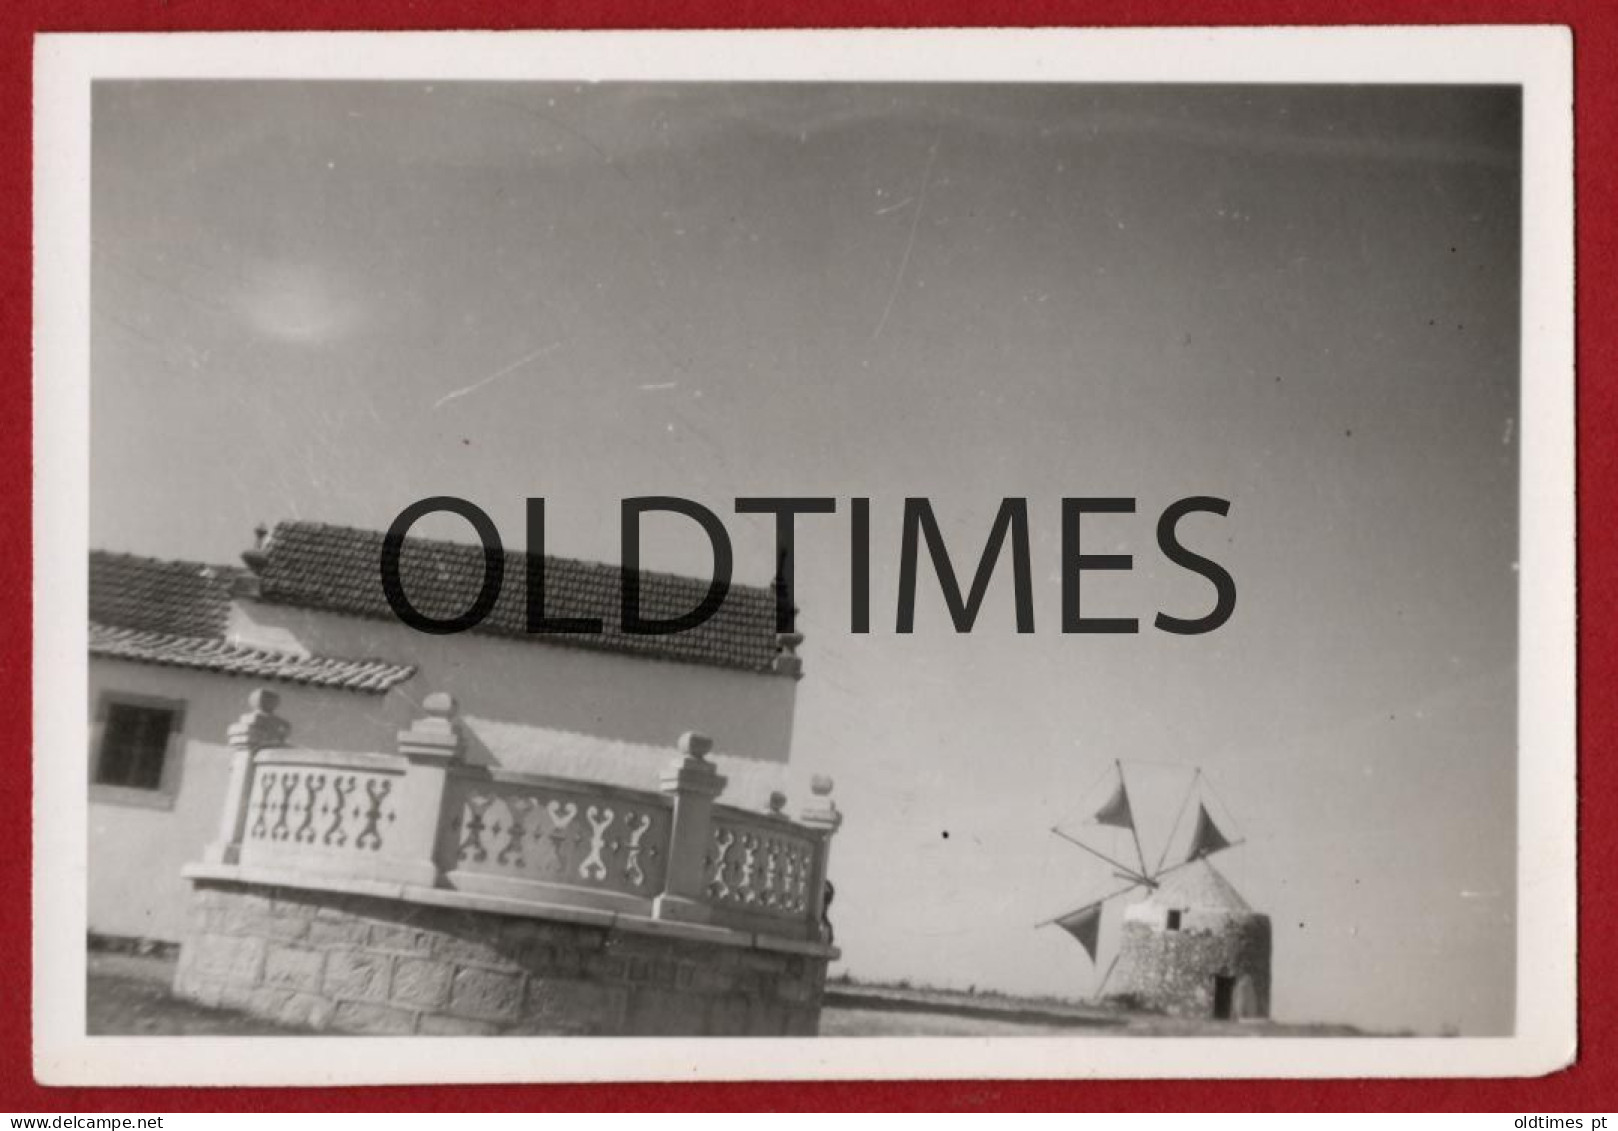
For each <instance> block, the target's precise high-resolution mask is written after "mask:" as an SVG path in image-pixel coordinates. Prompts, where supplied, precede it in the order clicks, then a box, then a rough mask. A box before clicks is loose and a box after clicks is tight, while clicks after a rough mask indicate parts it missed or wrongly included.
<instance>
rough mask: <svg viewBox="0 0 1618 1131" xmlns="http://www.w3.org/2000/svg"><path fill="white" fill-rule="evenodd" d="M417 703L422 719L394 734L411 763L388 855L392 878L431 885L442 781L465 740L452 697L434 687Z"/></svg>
mask: <svg viewBox="0 0 1618 1131" xmlns="http://www.w3.org/2000/svg"><path fill="white" fill-rule="evenodd" d="M421 706H422V710H424V711H425V712H426V713H427V714H426V717H425V718H421V719H417V720H416V721H415V722H414V723H412V724H411V726H410V729H409V730H402V731H400V732H399V753H400V754H402V755H404V756H405V758H406V759H408V761H409V763H410V766H409V769H408V770H406V771H405V776H404V781H403V783H402V784H401V787H400V796H399V800H398V805H397V809H396V810H395V812H396V814H397V817H398V819H397V821H396V822H395V824H394V827H393V829H392V830H390V834H389V837H390V839H391V840H392V841H393V844H392V845H390V846H389V847H390V851H389V852H388V856H389V857H391V860H390V871H391V872H392V873H393V874H394V876H395V878H397V879H399V880H402V881H404V882H406V883H413V884H420V885H422V886H423V887H434V886H436V885H437V883H438V880H439V875H440V872H439V868H438V860H437V856H438V838H439V831H440V829H441V827H442V823H443V818H444V790H445V785H446V783H447V781H448V778H449V767H450V766H451V765H453V764H454V763H456V762H459V761H460V759H461V751H462V748H463V746H464V740H463V738H462V736H461V725H460V721H459V720H458V719H456V718H455V700H454V698H453V697H452V696H450V695H448V694H446V693H445V692H442V691H435V692H433V693H432V694H431V695H429V696H427V698H426V699H424V700H422V704H421Z"/></svg>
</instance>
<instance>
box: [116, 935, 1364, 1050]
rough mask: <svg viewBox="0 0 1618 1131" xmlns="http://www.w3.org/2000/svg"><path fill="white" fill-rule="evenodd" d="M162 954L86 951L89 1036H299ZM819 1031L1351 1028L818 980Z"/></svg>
mask: <svg viewBox="0 0 1618 1131" xmlns="http://www.w3.org/2000/svg"><path fill="white" fill-rule="evenodd" d="M173 980H174V960H173V958H172V957H171V956H164V955H141V954H127V953H112V952H99V951H92V952H91V953H90V965H89V982H88V1014H89V1016H88V1019H87V1020H88V1032H89V1033H90V1034H91V1035H92V1036H154V1037H156V1036H178V1035H182V1034H183V1035H186V1036H241V1037H248V1036H308V1035H310V1033H309V1032H308V1031H307V1030H301V1029H290V1028H286V1027H284V1026H280V1025H272V1024H269V1023H268V1022H264V1021H259V1020H257V1019H255V1018H252V1017H247V1016H245V1015H243V1014H240V1013H236V1012H234V1011H232V1010H226V1009H205V1008H203V1007H201V1006H198V1005H193V1004H191V1003H189V1002H184V1001H178V1000H176V999H175V998H174V997H173V996H172V995H171V994H170V993H169V985H170V984H171V983H172V982H173ZM820 1034H821V1036H823V1037H892V1036H936V1037H1012V1036H1075V1037H1079V1036H1120V1037H1144V1036H1179V1037H1184V1036H1213V1035H1229V1036H1249V1037H1257V1036H1355V1035H1357V1033H1356V1031H1355V1030H1353V1029H1351V1028H1348V1027H1347V1026H1325V1025H1280V1024H1271V1023H1260V1024H1253V1023H1239V1022H1217V1021H1174V1020H1170V1019H1167V1018H1152V1017H1144V1016H1140V1015H1126V1014H1118V1013H1116V1012H1110V1011H1104V1010H1097V1009H1092V1008H1088V1007H1084V1006H1075V1005H1072V1004H1068V1003H1059V1002H1050V1003H1032V1002H1028V1001H1023V1000H1018V999H1011V998H997V997H992V996H982V997H979V996H975V995H965V994H959V993H951V992H949V991H943V990H908V989H899V988H896V987H884V986H859V987H847V986H838V985H833V986H829V987H827V1003H826V1007H825V1009H823V1010H822V1011H821V1015H820Z"/></svg>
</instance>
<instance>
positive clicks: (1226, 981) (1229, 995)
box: [1213, 974, 1236, 1021]
mask: <svg viewBox="0 0 1618 1131" xmlns="http://www.w3.org/2000/svg"><path fill="white" fill-rule="evenodd" d="M1235 998H1236V979H1235V978H1233V977H1231V976H1230V975H1229V974H1215V975H1214V1000H1213V1015H1214V1020H1215V1021H1229V1020H1230V1012H1231V1005H1232V1004H1233V1003H1234V1001H1235Z"/></svg>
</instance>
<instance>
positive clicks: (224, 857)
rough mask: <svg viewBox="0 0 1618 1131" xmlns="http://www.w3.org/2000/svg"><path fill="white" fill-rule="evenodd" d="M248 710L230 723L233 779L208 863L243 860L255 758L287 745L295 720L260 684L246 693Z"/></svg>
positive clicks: (206, 856)
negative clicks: (282, 712)
mask: <svg viewBox="0 0 1618 1131" xmlns="http://www.w3.org/2000/svg"><path fill="white" fill-rule="evenodd" d="M247 702H248V711H247V713H246V714H244V715H243V716H242V717H241V718H239V719H237V720H236V721H235V722H234V723H231V724H230V730H229V731H228V732H227V736H228V737H227V741H228V742H229V743H230V781H229V784H227V785H226V787H225V808H224V811H223V813H221V814H220V818H219V839H218V840H216V841H214V842H213V843H212V844H210V845H208V846H207V847H205V848H204V849H203V859H204V860H205V861H206V862H207V863H209V864H238V863H240V862H241V854H242V837H243V835H244V834H245V833H246V831H247V807H248V804H249V802H250V801H251V799H252V794H253V760H254V758H255V757H256V756H257V754H258V752H259V751H260V750H273V749H275V748H276V747H280V746H285V745H286V744H287V738H288V737H289V736H290V735H291V733H292V724H291V723H289V722H287V721H286V720H285V719H283V718H281V717H280V716H279V715H277V714H276V713H275V709H276V708H277V707H279V706H280V705H281V697H280V696H279V695H277V694H276V693H275V692H273V691H270V690H268V689H267V688H260V689H258V690H257V691H254V692H253V693H252V694H251V695H249V696H248V697H247Z"/></svg>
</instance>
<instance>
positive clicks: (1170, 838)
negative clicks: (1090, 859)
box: [1038, 761, 1243, 997]
mask: <svg viewBox="0 0 1618 1131" xmlns="http://www.w3.org/2000/svg"><path fill="white" fill-rule="evenodd" d="M1193 771H1194V772H1193V773H1192V775H1191V780H1190V782H1189V784H1188V785H1187V786H1186V789H1185V795H1184V797H1183V798H1182V800H1181V801H1180V806H1179V809H1178V810H1177V812H1176V813H1175V816H1174V824H1173V826H1172V827H1171V828H1170V829H1169V832H1168V835H1167V836H1166V837H1165V838H1164V840H1163V846H1162V850H1161V851H1160V852H1159V853H1158V857H1157V862H1156V863H1155V864H1149V863H1148V862H1147V859H1146V851H1145V848H1144V847H1143V845H1142V843H1141V836H1140V828H1139V826H1138V824H1137V823H1136V818H1135V806H1134V804H1133V803H1132V801H1131V800H1130V793H1129V779H1128V777H1127V776H1126V775H1125V773H1124V764H1123V762H1121V761H1115V762H1113V764H1112V768H1111V769H1110V770H1108V771H1107V773H1106V774H1104V775H1103V778H1102V780H1105V779H1106V778H1107V777H1109V776H1111V777H1113V778H1114V779H1115V780H1114V783H1113V786H1112V789H1111V790H1110V792H1109V793H1108V794H1107V799H1106V800H1105V801H1103V802H1102V803H1101V806H1100V807H1099V808H1098V809H1096V810H1095V811H1094V812H1093V813H1092V814H1091V816H1090V817H1089V819H1088V821H1087V823H1088V824H1091V825H1096V826H1101V827H1106V828H1114V829H1125V830H1128V832H1129V835H1130V840H1131V842H1132V843H1133V845H1134V849H1135V863H1134V864H1133V865H1131V864H1128V863H1125V862H1124V861H1123V860H1120V859H1118V856H1119V855H1122V854H1121V853H1107V852H1103V851H1101V849H1099V848H1097V847H1096V846H1095V845H1093V844H1088V843H1086V842H1085V841H1084V840H1081V839H1080V838H1079V837H1077V836H1074V835H1071V834H1069V833H1067V832H1064V831H1063V830H1062V829H1061V828H1052V829H1051V832H1052V833H1054V834H1055V835H1056V836H1058V837H1060V838H1061V839H1062V840H1064V841H1066V842H1067V843H1068V844H1071V845H1073V846H1074V847H1075V848H1079V849H1081V850H1083V851H1084V852H1087V853H1089V854H1090V855H1091V856H1094V857H1096V858H1097V859H1099V860H1101V861H1102V862H1103V863H1105V864H1107V865H1108V866H1110V867H1111V868H1112V870H1113V872H1112V874H1113V876H1114V877H1116V878H1117V879H1119V880H1122V881H1124V884H1125V886H1123V887H1120V888H1118V889H1117V890H1116V891H1113V892H1111V893H1109V894H1107V895H1103V896H1101V897H1100V898H1099V899H1094V900H1091V901H1090V902H1088V903H1085V904H1083V905H1082V906H1080V907H1077V908H1075V909H1074V910H1072V911H1068V912H1066V913H1064V914H1061V915H1058V916H1056V917H1055V918H1052V919H1047V920H1045V921H1044V922H1043V923H1040V924H1038V926H1039V927H1053V926H1054V927H1060V928H1061V929H1062V930H1064V931H1066V932H1067V933H1068V934H1069V935H1071V936H1073V938H1074V940H1075V941H1076V942H1078V944H1079V945H1080V946H1082V947H1083V948H1084V950H1085V953H1086V954H1088V955H1089V956H1090V961H1091V962H1092V963H1095V962H1097V960H1098V955H1099V952H1100V948H1101V919H1102V914H1103V912H1104V911H1105V909H1106V907H1107V905H1108V904H1109V903H1113V902H1114V901H1120V900H1125V899H1127V897H1128V896H1130V895H1132V894H1134V893H1135V892H1137V891H1142V890H1144V891H1146V892H1147V893H1148V895H1150V894H1151V893H1154V892H1156V891H1157V890H1158V888H1159V887H1160V886H1161V885H1162V883H1163V881H1164V879H1165V878H1166V877H1169V876H1171V875H1173V874H1174V873H1176V872H1179V871H1180V870H1181V869H1184V868H1189V867H1191V866H1192V865H1194V864H1196V863H1198V862H1199V861H1202V860H1206V859H1207V858H1208V857H1210V856H1212V855H1214V854H1215V853H1218V852H1223V851H1224V850H1225V849H1227V848H1235V847H1236V846H1237V845H1239V844H1242V843H1243V841H1241V840H1239V839H1238V840H1231V839H1230V838H1229V837H1228V836H1226V834H1225V832H1224V830H1223V829H1221V828H1220V827H1219V825H1218V824H1217V823H1216V822H1215V821H1214V818H1213V815H1212V814H1211V813H1209V811H1208V803H1207V799H1206V797H1205V796H1204V795H1203V793H1202V790H1203V788H1204V787H1206V788H1208V789H1209V790H1210V791H1211V789H1212V787H1211V784H1209V783H1208V782H1207V779H1206V778H1205V777H1204V776H1203V773H1202V770H1201V768H1200V767H1194V768H1193ZM1097 784H1098V785H1099V784H1100V782H1098V783H1097ZM1092 792H1094V790H1093V789H1092ZM1193 799H1195V800H1196V803H1197V810H1196V818H1195V824H1194V825H1193V826H1192V830H1191V838H1190V840H1189V842H1188V843H1187V846H1186V849H1185V852H1184V854H1183V855H1182V856H1180V857H1179V858H1178V859H1176V860H1175V861H1174V862H1173V863H1170V862H1169V859H1168V857H1169V850H1170V849H1171V848H1172V847H1173V846H1174V843H1175V836H1176V834H1177V833H1178V832H1179V831H1180V825H1181V822H1183V821H1184V819H1185V815H1186V812H1187V811H1188V809H1189V808H1190V806H1191V802H1192V801H1193ZM1121 954H1122V949H1120V951H1119V953H1118V954H1114V955H1113V958H1112V962H1111V963H1110V964H1109V965H1108V967H1107V972H1106V973H1105V974H1104V975H1103V976H1102V979H1101V984H1100V985H1099V986H1098V987H1097V988H1096V995H1097V996H1098V997H1099V996H1100V995H1101V994H1102V993H1103V992H1104V991H1105V989H1106V987H1107V981H1108V980H1109V979H1110V978H1111V977H1112V972H1113V969H1114V968H1115V967H1116V966H1117V964H1118V958H1119V956H1120V955H1121Z"/></svg>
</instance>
